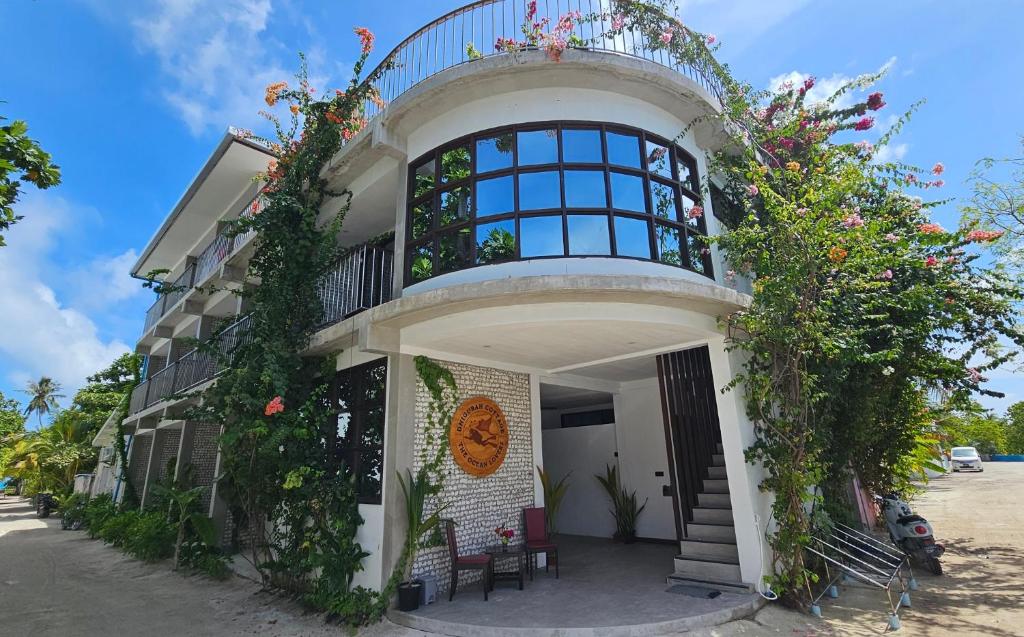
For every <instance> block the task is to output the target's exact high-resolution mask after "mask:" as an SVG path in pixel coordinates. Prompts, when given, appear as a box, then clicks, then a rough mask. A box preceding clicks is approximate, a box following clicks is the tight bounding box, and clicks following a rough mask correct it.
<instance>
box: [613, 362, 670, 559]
mask: <svg viewBox="0 0 1024 637" xmlns="http://www.w3.org/2000/svg"><path fill="white" fill-rule="evenodd" d="M615 427H616V439H617V441H618V449H619V469H620V472H621V475H622V482H623V485H624V486H625V487H626V488H628V489H629V490H631V491H632V490H634V489H635V490H636V496H637V500H639V501H640V502H643V501H644V499H647V508H646V509H644V512H643V513H642V514H640V517H639V519H638V520H637V529H636V534H637V535H638V536H639V537H644V538H658V539H665V540H674V539H676V521H675V520H676V518H675V511H674V510H673V508H672V498H671V496H666V495H663V494H662V486H663V485H666V484H671V478H670V473H669V467H668V462H669V460H668V452H667V450H666V448H665V423H664V418H663V416H662V411H661V392H660V390H659V388H658V379H657V378H651V379H647V380H643V381H635V382H630V383H623V384H622V389H621V391H620V393H618V394H616V395H615ZM658 471H660V472H662V473H663V474H664V475H661V476H656V475H655V472H658Z"/></svg>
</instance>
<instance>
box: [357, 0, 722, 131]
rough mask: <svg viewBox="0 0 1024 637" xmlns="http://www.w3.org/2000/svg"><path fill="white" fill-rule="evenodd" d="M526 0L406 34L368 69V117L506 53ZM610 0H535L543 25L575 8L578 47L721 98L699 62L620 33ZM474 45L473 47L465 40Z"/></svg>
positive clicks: (484, 4) (492, 5) (466, 12)
mask: <svg viewBox="0 0 1024 637" xmlns="http://www.w3.org/2000/svg"><path fill="white" fill-rule="evenodd" d="M528 3H529V0H479V1H478V2H473V3H472V4H469V5H466V6H464V7H462V8H460V9H456V10H454V11H452V12H451V13H448V14H447V15H444V16H442V17H440V18H438V19H437V20H434V21H433V22H431V23H430V24H428V25H426V26H424V27H423V28H422V29H420V30H419V31H417V32H415V33H413V34H412V35H410V36H409V37H408V38H406V39H405V40H404V41H403V42H402V43H401V44H399V45H398V46H397V47H395V48H394V49H393V50H392V51H391V53H389V54H388V55H387V57H385V58H384V60H383V61H382V62H381V63H380V64H379V65H378V66H377V68H376V69H374V71H373V72H372V73H371V75H370V77H376V78H377V79H376V80H375V81H374V84H375V86H376V87H377V91H378V93H379V94H380V97H381V98H382V99H381V100H370V101H367V103H366V105H365V109H366V116H367V117H368V118H372V117H373V116H374V115H376V114H377V113H378V112H380V111H381V110H382V109H383V108H385V107H386V104H387V103H390V102H392V101H394V100H395V99H396V98H398V97H399V96H401V95H402V94H403V93H405V92H406V91H408V90H409V89H410V88H412V87H414V86H416V85H417V84H419V83H420V82H422V81H424V80H426V79H428V78H430V77H432V76H434V75H436V74H438V73H440V72H441V71H444V70H446V69H450V68H452V67H455V66H458V65H460V64H465V63H467V62H472V61H473V60H477V59H480V58H482V57H491V56H494V55H509V54H508V53H506V52H503V51H497V50H496V49H495V42H496V41H497V40H498V38H504V39H509V38H511V39H514V40H520V41H521V40H523V34H522V32H521V30H520V28H521V26H522V24H523V22H524V20H525V16H526V11H527V4H528ZM610 6H611V2H610V1H609V0H539V2H538V3H537V16H536V18H535V20H536V21H540V20H543V19H544V18H547V19H548V20H549V23H548V25H547V28H546V29H545V30H546V31H550V30H551V29H552V28H554V25H555V24H556V23H557V22H558V19H559V18H560V17H561V16H564V15H566V14H568V13H570V12H574V11H579V12H580V14H581V16H582V18H581V20H580V21H578V22H576V24H575V27H574V29H573V32H572V33H573V34H574V35H576V36H577V37H578V38H580V40H582V44H581V45H580V47H579V48H583V49H587V50H591V51H601V52H606V53H612V54H619V55H629V56H633V57H638V58H642V59H645V60H648V61H650V62H655V63H657V64H660V65H662V66H666V67H668V68H671V69H673V70H674V71H676V72H678V73H681V74H682V75H685V76H686V77H688V78H690V79H691V80H693V81H695V82H696V83H697V84H699V85H700V86H702V87H703V88H704V89H705V90H707V91H708V92H709V93H711V94H712V95H713V96H715V97H716V98H717V99H719V101H721V99H722V95H723V90H722V86H721V83H720V82H719V81H718V80H717V78H716V76H715V75H714V74H713V73H711V72H710V69H708V68H704V67H703V66H702V65H699V64H698V65H689V64H678V63H676V61H675V60H673V59H672V56H671V55H670V54H669V53H668V52H667V51H665V50H664V49H662V48H659V47H658V46H654V45H652V43H650V42H648V41H647V39H646V38H645V37H644V35H643V34H642V33H641V32H640V31H638V30H636V31H634V30H631V29H630V28H629V27H628V26H627V27H626V29H625V30H624V32H622V33H618V34H615V35H612V34H610V31H611V30H612V15H611V8H610ZM470 44H472V45H473V50H472V52H471V51H470V49H469V45H470Z"/></svg>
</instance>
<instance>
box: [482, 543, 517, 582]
mask: <svg viewBox="0 0 1024 637" xmlns="http://www.w3.org/2000/svg"><path fill="white" fill-rule="evenodd" d="M484 553H487V554H488V555H490V556H491V557H492V558H493V559H494V573H493V576H494V579H495V581H497V580H510V581H516V582H519V590H523V571H525V570H526V545H525V544H522V543H509V544H495V545H493V546H488V547H487V548H485V549H484ZM513 559H514V562H513ZM501 560H504V562H505V563H504V565H503V568H505V569H510V568H512V564H514V565H515V567H514V568H515V570H500V571H499V570H498V562H499V561H501Z"/></svg>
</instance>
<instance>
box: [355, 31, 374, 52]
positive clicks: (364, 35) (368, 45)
mask: <svg viewBox="0 0 1024 637" xmlns="http://www.w3.org/2000/svg"><path fill="white" fill-rule="evenodd" d="M353 30H354V31H355V34H356V35H358V36H359V41H360V42H361V43H362V47H363V54H364V55H365V54H367V53H369V52H370V51H372V50H373V34H372V33H370V30H369V29H367V28H366V27H357V28H356V29H353Z"/></svg>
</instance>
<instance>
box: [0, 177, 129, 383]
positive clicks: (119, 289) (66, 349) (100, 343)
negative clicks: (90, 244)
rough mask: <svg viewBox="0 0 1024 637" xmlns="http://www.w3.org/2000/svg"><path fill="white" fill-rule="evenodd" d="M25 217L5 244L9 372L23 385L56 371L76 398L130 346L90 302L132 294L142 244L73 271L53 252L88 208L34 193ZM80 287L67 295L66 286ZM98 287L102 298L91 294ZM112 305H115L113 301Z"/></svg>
mask: <svg viewBox="0 0 1024 637" xmlns="http://www.w3.org/2000/svg"><path fill="white" fill-rule="evenodd" d="M19 211H20V212H21V213H22V214H24V215H25V219H24V220H22V221H21V222H19V223H18V224H17V225H15V226H14V227H13V228H12V229H11V230H10V232H9V233H8V235H7V242H8V246H7V247H5V248H0V299H3V301H2V304H0V308H2V310H0V354H2V363H3V368H4V369H5V371H6V375H7V380H8V381H10V382H12V383H16V384H17V385H19V386H20V385H21V384H23V383H24V381H25V380H27V379H29V378H38V377H39V376H42V375H46V376H51V377H53V378H54V379H55V380H57V382H59V383H61V385H63V387H64V390H65V391H64V392H63V393H64V394H66V395H67V396H68V397H69V398H70V396H72V395H73V394H74V392H75V391H76V390H77V389H78V388H79V387H81V386H82V385H83V384H84V383H85V377H86V376H88V375H90V374H93V373H95V372H96V371H98V370H100V369H102V368H103V367H105V366H106V365H107V364H109V363H110V362H111V361H112V360H114V359H115V358H117V357H118V356H120V355H121V354H123V353H124V352H127V351H129V350H130V348H129V346H128V345H127V344H126V343H125V342H123V341H122V340H120V339H117V338H104V337H103V336H102V335H101V334H100V329H99V327H98V326H97V324H96V322H95V321H94V320H93V318H91V317H90V316H89V313H90V310H94V311H93V312H91V313H93V314H94V315H95V313H96V312H95V311H96V310H98V309H99V307H100V304H101V303H114V302H118V301H125V300H128V299H130V298H131V297H133V296H134V295H135V294H137V293H139V292H138V289H139V288H138V285H137V284H135V285H134V288H135V291H132V290H131V289H130V288H129V284H128V282H126V281H125V280H124V279H125V278H127V275H126V268H125V262H126V261H127V260H128V259H129V258H131V259H132V260H134V252H133V251H128V252H126V253H124V254H121V255H117V256H114V257H111V258H103V257H100V258H97V259H96V260H94V261H93V262H91V263H90V264H89V265H88V266H86V267H85V268H82V269H81V270H73V271H72V272H71V273H70V274H68V273H67V272H66V271H63V270H62V269H61V268H59V267H57V265H56V264H54V263H53V261H52V254H53V253H54V252H55V251H56V249H57V248H58V247H59V246H58V239H59V237H60V235H61V234H63V233H71V232H73V231H74V228H75V223H74V222H75V220H76V219H80V218H81V212H80V211H76V210H73V209H72V206H71V205H70V204H69V203H68V202H67V201H65V200H63V199H61V198H60V197H57V196H54V195H49V194H45V193H28V195H27V196H26V197H25V198H24V199H23V200H22V201H21V202H20V203H19ZM62 288H63V289H80V290H81V293H80V294H75V295H68V296H71V297H72V298H71V299H62V298H60V296H59V295H58V290H59V289H62ZM89 295H92V296H94V297H95V302H86V300H85V299H86V297H88V296H89ZM106 309H107V310H108V311H109V310H110V309H111V308H109V307H108V308H106Z"/></svg>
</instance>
